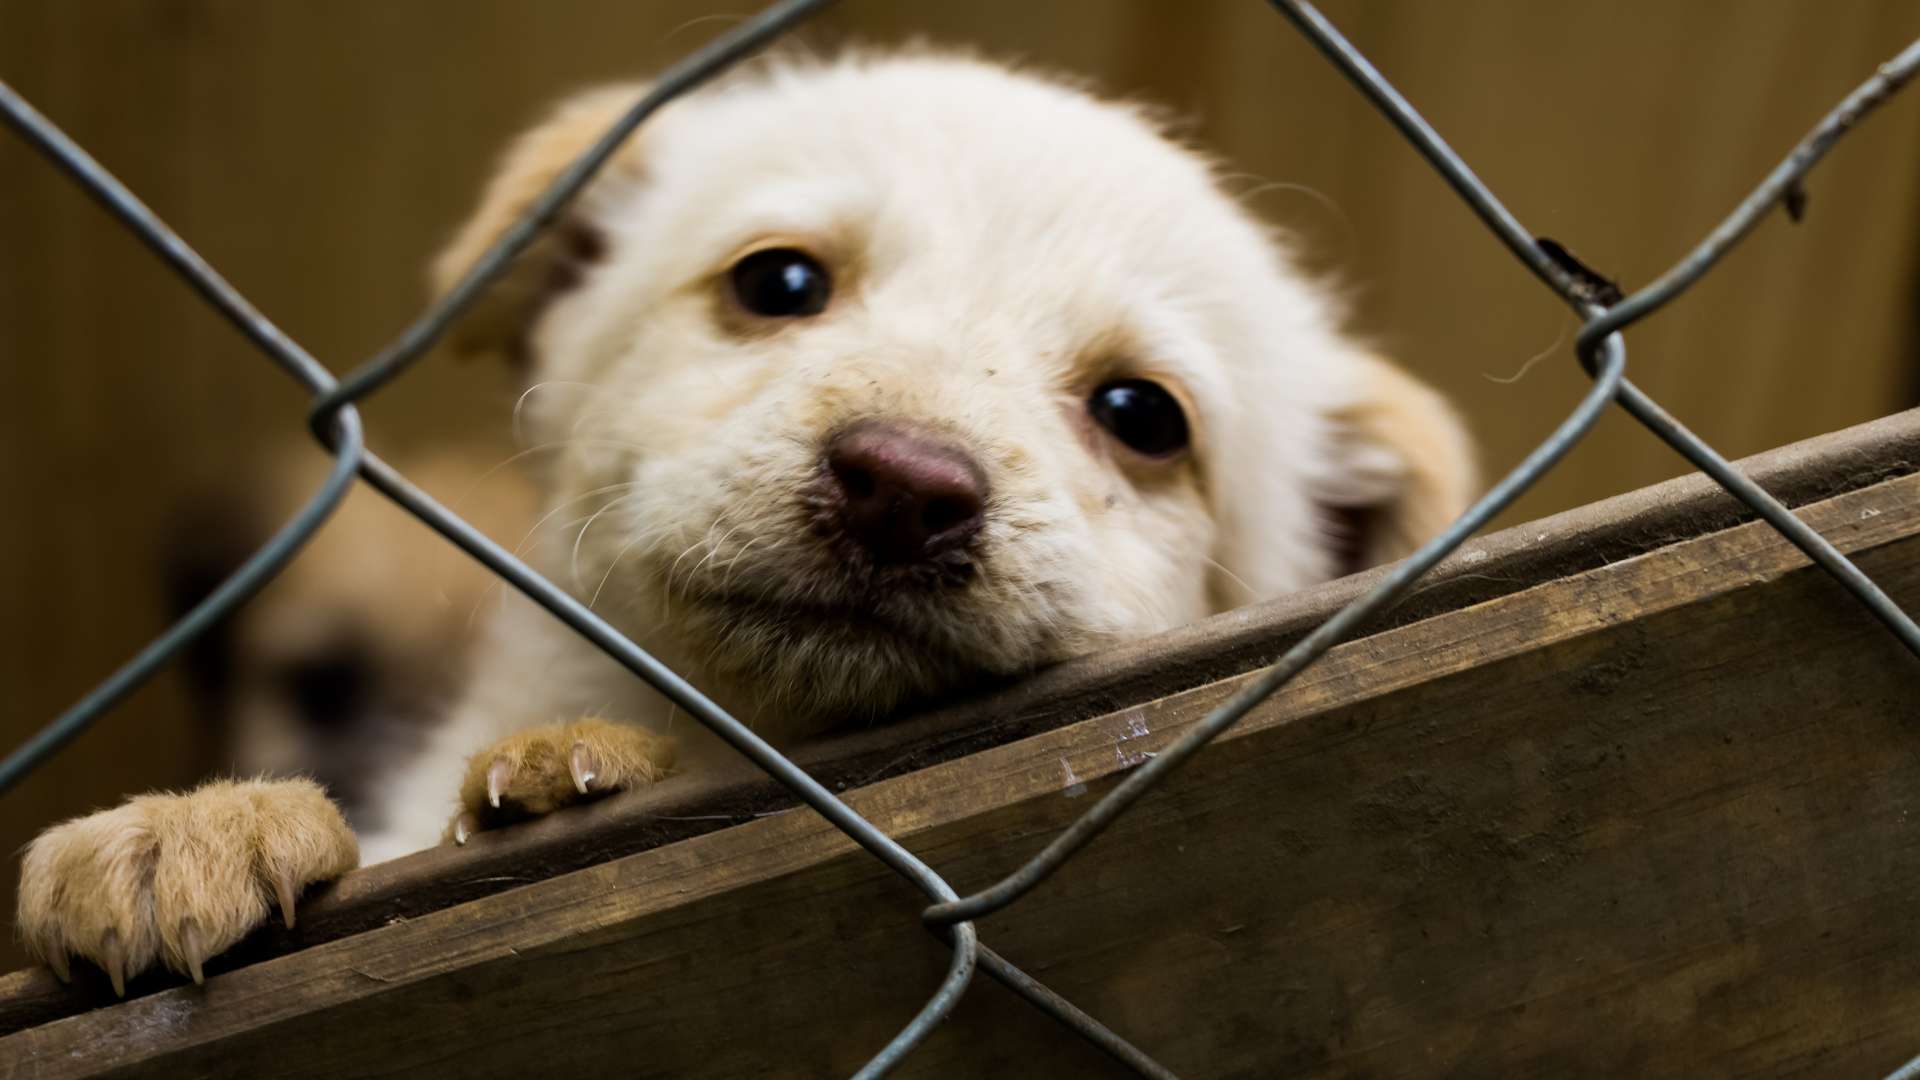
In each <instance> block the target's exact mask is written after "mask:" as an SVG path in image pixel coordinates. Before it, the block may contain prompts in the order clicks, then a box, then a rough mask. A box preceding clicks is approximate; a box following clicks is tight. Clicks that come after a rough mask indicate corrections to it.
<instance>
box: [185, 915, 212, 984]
mask: <svg viewBox="0 0 1920 1080" xmlns="http://www.w3.org/2000/svg"><path fill="white" fill-rule="evenodd" d="M180 951H181V952H182V953H183V954H185V956H186V961H187V974H189V975H191V976H193V984H194V985H195V986H202V985H205V983H206V981H207V976H206V972H204V971H202V970H201V969H200V962H201V960H203V959H204V958H205V956H206V949H205V948H203V947H202V944H201V941H200V928H199V927H198V926H196V925H195V924H194V923H193V922H192V921H188V922H187V923H186V925H184V926H182V927H181V928H180Z"/></svg>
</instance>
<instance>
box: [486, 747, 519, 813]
mask: <svg viewBox="0 0 1920 1080" xmlns="http://www.w3.org/2000/svg"><path fill="white" fill-rule="evenodd" d="M511 779H513V762H511V761H508V760H507V759H506V758H494V759H493V764H491V765H489V766H487V802H488V803H489V804H491V805H492V806H493V808H494V809H495V810H498V809H500V793H501V792H502V791H505V790H506V788H507V781H508V780H511Z"/></svg>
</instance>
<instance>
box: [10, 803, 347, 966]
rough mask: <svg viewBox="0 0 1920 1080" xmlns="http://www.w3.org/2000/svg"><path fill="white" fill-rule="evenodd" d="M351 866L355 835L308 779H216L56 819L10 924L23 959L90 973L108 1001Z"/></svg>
mask: <svg viewBox="0 0 1920 1080" xmlns="http://www.w3.org/2000/svg"><path fill="white" fill-rule="evenodd" d="M359 861H360V852H359V848H358V846H357V845H356V844H355V842H354V838H353V832H352V830H350V829H348V828H347V823H346V820H345V819H344V818H342V817H341V816H340V811H339V809H337V808H336V807H335V806H334V805H333V803H332V802H330V801H328V799H327V796H326V793H325V792H324V791H322V790H321V788H320V786H319V785H318V784H315V783H314V782H312V781H311V780H273V781H267V780H251V781H231V780H218V781H214V782H213V783H210V784H207V785H205V786H203V787H199V788H196V789H194V790H193V791H191V792H188V793H187V794H185V795H141V796H138V797H136V798H133V799H129V800H127V802H126V803H125V804H124V805H122V806H120V807H117V808H115V809H113V810H104V811H101V812H100V813H97V814H90V815H88V816H86V817H81V818H75V819H73V820H72V821H68V822H64V823H62V824H59V825H56V826H54V827H53V828H51V829H48V830H47V831H46V832H43V833H41V834H40V835H39V837H38V838H36V839H35V840H34V841H33V843H32V844H29V845H28V846H27V850H26V855H25V857H24V858H23V859H22V860H21V865H20V900H19V909H18V920H17V921H18V927H19V933H20V937H21V939H22V941H23V942H24V943H25V945H26V947H27V951H28V952H30V953H32V954H33V955H34V956H35V957H36V958H38V959H39V960H41V961H43V962H44V963H46V964H47V966H48V967H51V968H52V969H53V972H54V974H56V975H58V976H59V977H60V978H61V980H62V981H66V980H67V978H68V977H69V967H68V965H69V958H71V957H79V958H81V959H83V960H86V961H88V962H90V963H92V964H95V965H97V966H98V967H100V968H101V969H102V970H103V971H105V972H106V973H107V977H108V978H109V979H111V980H112V981H113V990H114V993H116V994H123V995H124V994H125V993H126V981H127V980H128V979H129V978H132V977H133V976H135V975H138V974H140V973H141V972H144V971H146V970H148V969H150V968H152V967H153V966H154V965H155V964H156V963H157V964H162V965H165V966H166V967H167V968H168V969H169V970H171V971H175V972H178V973H180V974H182V975H190V976H192V977H193V981H194V982H200V981H201V980H202V974H201V969H200V966H201V964H202V963H203V962H204V961H205V960H206V959H207V958H208V957H211V956H215V955H217V954H219V953H222V952H225V951H226V950H227V949H229V948H231V947H232V946H233V945H234V944H235V943H236V942H238V941H239V940H240V939H241V938H243V937H245V936H246V935H247V934H248V933H249V932H251V931H252V930H253V929H254V928H255V927H257V926H259V925H260V924H261V923H263V922H265V921H266V920H267V917H268V915H269V914H270V912H271V911H272V909H273V908H274V907H275V906H276V905H277V906H278V907H279V909H280V914H281V917H282V918H284V919H285V920H286V924H287V925H288V926H292V925H293V902H294V898H295V897H296V896H298V895H299V894H300V891H301V890H302V889H304V888H305V887H306V886H308V885H310V884H312V883H314V882H316V881H326V880H329V879H331V878H336V877H339V876H340V875H341V874H344V873H346V872H347V871H348V870H351V869H353V868H354V867H355V866H356V865H358V863H359Z"/></svg>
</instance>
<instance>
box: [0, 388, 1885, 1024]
mask: <svg viewBox="0 0 1920 1080" xmlns="http://www.w3.org/2000/svg"><path fill="white" fill-rule="evenodd" d="M1741 467H1742V469H1744V470H1745V471H1746V472H1747V474H1748V475H1750V476H1752V477H1753V478H1754V479H1755V480H1756V481H1757V482H1759V483H1761V484H1762V485H1763V486H1765V487H1767V488H1768V490H1770V491H1772V492H1773V493H1774V494H1775V496H1776V497H1778V498H1780V499H1782V500H1783V501H1785V502H1786V503H1787V504H1788V505H1790V506H1798V505H1801V504H1803V503H1807V502H1810V501H1816V500H1819V499H1823V498H1827V497H1831V496H1833V495H1837V494H1840V493H1843V492H1846V491H1850V490H1855V489H1857V488H1860V487H1863V486H1867V485H1869V484H1872V483H1875V482H1878V481H1880V480H1884V479H1887V478H1889V477H1893V476H1899V475H1904V474H1906V473H1909V472H1912V471H1914V470H1915V469H1916V468H1920V410H1913V411H1909V412H1906V413H1901V414H1897V415H1895V416H1891V417H1887V418H1885V419H1882V420H1878V421H1875V422H1873V423H1869V424H1863V425H1860V426H1858V427H1855V428H1850V429H1847V430H1844V431H1839V432H1835V433H1832V434H1829V435H1825V436H1821V437H1819V438H1816V439H1810V440H1807V441H1806V442H1803V443H1797V444H1794V445H1792V446H1787V447H1782V448H1780V449H1777V450H1773V451H1770V452H1768V453H1765V454H1761V455H1757V456H1755V457H1753V458H1749V459H1747V460H1745V461H1743V462H1741ZM1751 516H1752V515H1751V514H1750V513H1749V512H1748V511H1747V510H1746V509H1745V508H1744V507H1743V506H1742V505H1741V504H1740V503H1738V502H1737V501H1736V500H1734V499H1732V498H1731V497H1730V496H1728V495H1726V494H1725V493H1724V492H1722V491H1721V490H1720V489H1719V488H1718V487H1717V486H1716V485H1714V484H1713V483H1712V482H1711V481H1709V480H1707V479H1706V478H1705V477H1702V476H1698V475H1694V476H1688V477H1683V478H1681V479H1677V480H1673V481H1669V482H1667V483H1664V484H1659V485H1656V486H1654V487H1651V488H1647V489H1644V490H1641V491H1636V492H1632V493H1630V494H1626V495H1622V496H1619V497H1616V498H1613V499H1608V500H1606V501H1604V502H1601V503H1597V504H1595V505H1593V506H1588V507H1583V508H1580V509H1578V510H1574V511H1570V512H1567V513H1563V514H1559V515H1556V516H1554V517H1551V518H1546V519H1543V520H1541V521H1538V522H1533V523H1530V524H1528V525H1525V526H1521V527H1518V528H1514V529H1508V530H1504V531H1502V532H1499V533H1496V534H1493V535H1491V536H1488V537H1485V538H1482V539H1478V540H1475V541H1473V542H1471V543H1469V544H1468V545H1467V547H1465V548H1464V549H1463V550H1462V551H1461V552H1460V553H1459V554H1458V555H1457V556H1456V557H1454V558H1453V559H1451V560H1449V561H1448V562H1446V563H1443V564H1442V565H1441V566H1440V567H1438V568H1436V569H1435V571H1434V572H1433V573H1432V574H1430V575H1429V576H1428V578H1427V579H1425V580H1424V582H1423V583H1422V585H1421V586H1420V588H1419V590H1418V591H1416V592H1415V593H1414V594H1413V595H1412V596H1411V597H1410V598H1408V599H1407V600H1405V601H1403V602H1402V603H1401V604H1400V605H1399V606H1398V607H1396V608H1395V609H1393V610H1392V611H1390V612H1388V613H1386V614H1385V615H1383V616H1381V617H1380V618H1379V619H1378V620H1377V622H1376V626H1377V627H1379V628H1388V627H1393V626H1400V625H1405V624H1407V623H1411V622H1414V621H1418V620H1420V619H1423V618H1428V617H1431V616H1433V615H1435V614H1439V613H1443V612H1446V611H1452V610H1459V609H1461V608H1464V607H1467V606H1469V605H1472V604H1476V603H1483V602H1485V601H1487V600H1490V599H1494V598H1496V597H1499V596H1504V595H1507V594H1510V593H1513V592H1517V591H1519V590H1521V589H1525V588H1529V587H1532V586H1534V585H1538V584H1540V583H1543V582H1546V581H1550V580H1553V579H1555V578H1557V577H1564V576H1567V575H1570V574H1574V573H1577V572H1579V571H1582V570H1587V569H1592V568H1594V567H1598V566H1604V565H1606V564H1608V563H1612V562H1618V561H1620V560H1622V559H1626V558H1630V557H1632V556H1635V555H1639V554H1642V553H1645V552H1647V551H1650V550H1654V549H1656V548H1659V547H1661V546H1663V545H1667V544H1671V543H1674V542H1676V541H1678V540H1681V539H1685V538H1691V537H1698V536H1702V535H1705V534H1707V533H1710V532H1713V531H1716V530H1718V529H1721V528H1725V527H1727V526H1729V525H1732V524H1735V523H1737V522H1740V521H1743V520H1748V519H1750V518H1751ZM1378 573H1379V572H1377V571H1376V572H1374V573H1371V574H1363V575H1359V576H1356V577H1354V578H1350V579H1347V580H1344V581H1339V582H1334V583H1331V584H1329V585H1327V586H1324V587H1321V588H1318V589H1314V590H1309V591H1307V592H1303V593H1300V594H1297V595H1294V596H1289V597H1283V598H1280V599H1278V600H1274V601H1271V602H1268V603H1265V604H1260V605H1255V606H1251V607H1248V608H1245V609H1242V610H1240V611H1235V612H1232V613H1230V614H1227V615H1223V616H1220V617H1218V618H1214V619H1208V620H1204V621H1202V622H1199V623H1196V624H1194V625H1192V626H1189V627H1184V628H1181V629H1179V630H1176V631H1173V632H1172V633H1169V634H1163V635H1160V636H1158V637H1156V638H1153V639H1151V640H1148V641H1143V642H1139V643H1136V644H1133V645H1129V646H1125V647H1122V648H1119V649H1115V650H1113V651H1110V652H1107V653H1103V654H1101V655H1099V656H1091V657H1085V658H1082V659H1079V660H1075V661H1072V662H1070V663H1066V664H1062V665H1059V666H1058V667H1056V668H1053V669H1051V670H1049V671H1046V672H1042V673H1040V674H1039V675H1036V676H1034V677H1032V678H1029V679H1028V680H1026V681H1024V682H1022V683H1019V684H1017V685H1015V686H1012V687H1008V688H1006V689H1004V690H1002V691H1000V692H998V693H993V694H989V695H986V696H984V697H982V698H980V699H978V700H974V701H968V702H961V703H957V704H954V705H951V706H949V707H946V708H942V709H938V710H934V711H932V712H929V713H926V714H924V715H921V716H918V717H913V718H909V719H906V720H903V721H901V722H898V723H895V724H889V725H883V726H881V727H878V728H875V729H873V730H870V731H865V732H856V733H848V734H844V735H841V736H838V737H835V738H832V739H828V740H824V741H823V742H822V743H820V744H818V745H816V746H812V747H805V748H802V749H801V750H800V751H799V754H798V756H799V759H800V760H801V762H802V763H803V764H805V765H806V766H807V767H808V769H809V770H810V771H812V772H813V773H814V775H815V776H817V777H819V778H821V779H822V781H823V782H825V783H827V784H829V785H830V786H835V787H837V788H841V789H846V788H855V787H860V786H863V785H865V784H870V783H874V782H876V781H879V780H883V779H887V778H889V777H892V776H897V775H900V774H902V773H904V772H907V771H910V770H912V769H916V768H923V767H925V766H927V765H930V764H935V763H938V762H941V761H948V760H952V759H954V758H956V757H959V756H961V755H963V754H966V753H969V752H972V751H975V750H979V749H982V748H984V747H988V746H993V745H999V744H1003V743H1007V742H1010V741H1013V740H1015V739H1018V738H1023V737H1026V736H1029V735H1032V734H1037V733H1039V732H1042V731H1047V730H1051V729H1053V728H1056V727H1059V726H1061V725H1064V724H1067V723H1070V722H1072V721H1076V720H1083V719H1087V718H1090V717H1093V716H1098V715H1102V714H1105V713H1110V712H1114V711H1117V710H1120V709H1124V708H1127V707H1131V706H1133V705H1136V704H1140V703H1143V702H1146V701H1150V700H1153V699H1155V698H1159V697H1165V696H1167V695H1169V694H1173V693H1176V692H1179V691H1182V690H1187V689H1190V688H1192V687H1195V686H1199V685H1202V684H1204V683H1207V682H1211V681H1214V680H1217V679H1222V678H1228V677H1231V676H1233V675H1236V674H1240V673H1243V672H1246V671H1249V670H1252V669H1253V668H1255V667H1258V666H1261V665H1264V664H1266V663H1268V662H1270V661H1271V660H1272V659H1273V658H1274V657H1276V656H1277V655H1278V654H1279V653H1280V651H1281V650H1283V649H1284V648H1286V647H1287V646H1288V645H1290V644H1291V643H1292V642H1293V641H1294V640H1296V639H1297V638H1298V637H1299V636H1300V635H1302V634H1304V633H1306V632H1307V631H1308V630H1309V629H1311V628H1312V627H1313V626H1315V625H1317V624H1318V623H1319V622H1320V621H1321V620H1323V619H1325V618H1326V617H1327V616H1328V615H1330V614H1332V613H1333V612H1334V611H1335V610H1337V609H1338V608H1339V607H1340V606H1341V605H1342V604H1345V603H1346V602H1348V600H1350V599H1351V598H1352V597H1353V596H1355V595H1358V593H1359V592H1360V591H1361V590H1363V589H1365V588H1366V587H1368V586H1369V585H1370V584H1371V583H1372V582H1373V581H1374V580H1375V579H1376V578H1377V576H1378ZM793 805H795V801H794V800H793V799H792V798H791V797H790V796H789V795H787V793H786V792H785V791H784V790H783V789H781V788H779V787H778V786H777V785H775V784H773V783H772V782H771V781H766V780H759V779H754V778H746V779H739V780H716V779H712V778H700V777H687V778H679V779H676V780H675V781H673V782H671V783H668V784H664V785H661V786H660V787H659V788H657V789H655V790H651V791H648V792H644V793H637V794H633V795H629V796H625V797H622V798H619V799H614V800H610V801H608V802H606V803H602V804H600V805H598V806H595V807H591V808H587V809H584V810H581V811H576V812H569V813H567V814H561V815H557V816H555V817H554V818H550V819H548V820H546V821H543V822H538V823H534V824H532V825H529V826H525V827H522V828H519V829H515V830H512V831H510V832H507V833H494V834H486V835H483V836H482V837H480V838H478V839H477V840H476V841H475V842H474V843H473V844H472V845H471V846H469V847H468V848H466V849H463V850H461V851H457V852H456V851H451V850H439V851H430V852H423V853H421V854H419V855H416V856H413V857H411V858H408V859H404V860H400V861H398V862H395V863H389V864H386V865H384V866H379V867H372V868H369V869H367V870H364V871H361V872H360V873H357V874H354V875H351V876H350V877H349V878H348V879H346V880H345V881H342V882H340V883H337V884H336V885H334V886H331V887H329V888H326V889H323V890H321V891H320V892H319V893H318V895H315V896H310V897H308V898H306V899H305V900H303V902H302V905H301V920H300V925H299V927H298V929H297V930H296V931H295V932H292V933H288V932H285V931H283V930H281V929H279V928H278V927H277V926H276V927H270V928H268V929H267V930H265V931H264V932H262V933H261V934H259V935H257V936H256V937H255V938H254V939H253V940H251V941H249V942H248V943H246V944H244V945H243V946H242V947H240V948H239V949H237V950H235V951H234V952H233V953H230V954H229V955H227V956H225V957H222V958H219V959H218V960H216V961H215V962H214V963H213V964H212V965H211V966H210V970H213V971H222V970H227V969H230V968H233V967H237V966H243V965H245V964H247V963H252V962H257V961H258V960H260V959H263V958H266V957H269V956H276V955H283V954H285V953H288V952H292V951H294V950H296V949H300V948H306V947H311V946H313V945H316V944H320V943H323V942H327V941H332V940H336V939H338V938H340V937H344V936H346V935H348V934H353V933H359V932H361V931H364V930H368V929H372V928H374V927H378V926H382V925H385V924H386V923H388V922H390V921H392V920H394V919H400V918H412V917H416V916H419V915H422V914H425V913H427V912H430V911H437V910H440V909H442V908H446V907H450V906H452V905H454V904H457V903H463V902H465V901H468V900H472V899H476V898H478V897H481V896H485V895H489V894H492V893H496V892H501V891H504V890H505V889H508V888H512V887H515V886H518V885H524V884H528V883H530V882H533V881H538V880H542V879H545V878H548V877H552V876H554V875H556V874H560V873H564V872H567V871H570V870H576V869H579V868H581V867H583V866H589V865H593V864H596V863H600V862H605V861H607V860H608V859H611V858H614V857H617V856H620V855H625V854H630V853H632V852H636V851H643V850H647V849H649V848H653V847H658V846H660V845H661V844H665V843H670V842H672V841H675V840H683V839H687V838H689V837H692V836H697V835H700V834H702V833H706V832H711V831H713V830H715V829H719V828H724V827H726V826H727V825H730V824H738V823H740V822H743V821H749V820H752V819H753V818H754V817H755V816H757V815H764V814H768V813H773V812H776V811H779V810H782V809H785V808H787V807H791V806H793ZM176 982H177V980H175V979H173V978H171V977H166V976H156V977H153V978H148V979H141V980H136V981H135V983H134V984H133V986H132V987H131V993H132V994H133V995H134V996H139V995H141V994H143V993H151V992H155V991H157V990H160V989H165V988H168V987H171V986H173V985H175V983H176ZM114 1000H115V999H114V998H113V997H112V995H111V993H110V991H109V990H108V988H107V986H106V983H105V980H104V979H94V978H90V977H85V976H83V978H82V980H81V982H80V984H79V985H77V986H72V987H68V986H63V985H61V984H60V983H58V982H57V981H56V980H54V979H53V978H52V977H51V975H49V974H48V973H47V972H45V971H43V970H38V969H36V970H31V971H21V972H16V973H13V974H11V975H5V976H0V1034H5V1033H8V1032H12V1031H17V1030H20V1029H21V1028H25V1027H30V1026H32V1025H34V1024H39V1023H45V1022H47V1021H49V1020H53V1019H58V1018H60V1017H63V1016H70V1015H73V1014H74V1013H77V1012H81V1011H84V1010H86V1009H89V1008H94V1007H98V1006H101V1005H105V1004H109V1003H112V1002H113V1001H114Z"/></svg>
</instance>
